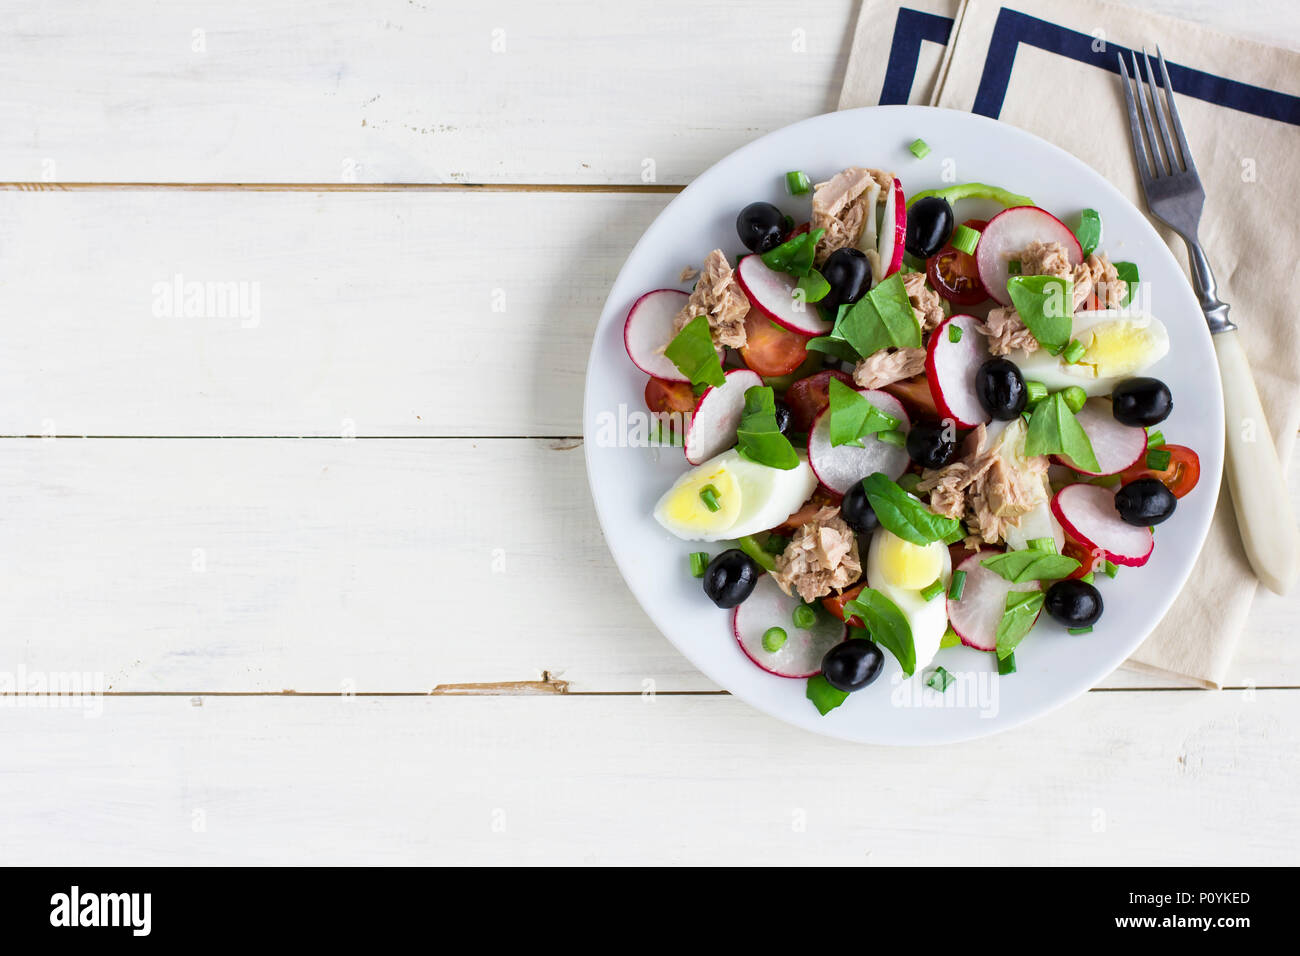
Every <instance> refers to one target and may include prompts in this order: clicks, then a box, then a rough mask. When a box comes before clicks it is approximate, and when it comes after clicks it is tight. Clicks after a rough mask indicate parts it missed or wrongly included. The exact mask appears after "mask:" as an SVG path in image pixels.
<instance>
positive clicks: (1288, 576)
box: [1214, 330, 1300, 594]
mask: <svg viewBox="0 0 1300 956" xmlns="http://www.w3.org/2000/svg"><path fill="white" fill-rule="evenodd" d="M1237 335H1238V333H1237V332H1236V331H1232V330H1230V331H1226V332H1220V333H1219V334H1218V335H1216V336H1214V350H1215V352H1216V353H1217V354H1218V357H1219V374H1220V376H1221V377H1222V379H1223V406H1224V417H1225V421H1226V423H1227V429H1228V434H1227V447H1228V454H1227V468H1226V471H1227V476H1228V490H1229V491H1230V492H1231V494H1232V506H1233V510H1234V511H1236V513H1237V526H1238V528H1239V529H1240V531H1241V540H1242V543H1243V544H1244V545H1245V547H1246V555H1247V557H1249V558H1250V563H1251V566H1252V567H1253V568H1254V569H1255V574H1256V575H1257V576H1258V577H1259V579H1260V581H1262V582H1263V583H1264V586H1265V587H1267V588H1268V589H1269V590H1270V591H1273V592H1275V593H1277V594H1285V593H1286V592H1287V591H1288V590H1290V589H1291V586H1292V585H1293V584H1295V580H1296V574H1297V572H1298V571H1300V537H1297V534H1296V522H1295V515H1294V513H1293V512H1292V509H1291V498H1290V495H1289V494H1288V493H1287V487H1286V480H1285V479H1284V478H1283V477H1282V467H1281V465H1280V464H1279V463H1278V459H1277V449H1276V448H1275V447H1274V446H1273V436H1272V434H1271V433H1270V432H1269V430H1268V419H1267V418H1265V417H1264V408H1263V406H1262V405H1260V402H1259V391H1258V390H1257V389H1256V388H1255V377H1254V376H1253V375H1252V374H1251V372H1250V363H1248V362H1247V361H1246V352H1245V350H1244V349H1243V348H1242V347H1241V340H1240V339H1238V337H1237Z"/></svg>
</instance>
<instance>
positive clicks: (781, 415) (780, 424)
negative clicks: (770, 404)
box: [776, 398, 794, 435]
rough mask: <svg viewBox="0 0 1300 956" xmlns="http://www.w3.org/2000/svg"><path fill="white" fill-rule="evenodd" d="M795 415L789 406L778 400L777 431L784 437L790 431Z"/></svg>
mask: <svg viewBox="0 0 1300 956" xmlns="http://www.w3.org/2000/svg"><path fill="white" fill-rule="evenodd" d="M793 414H794V413H793V412H791V411H790V406H789V405H787V404H786V403H785V402H783V401H781V399H779V398H778V399H777V400H776V430H777V431H779V432H780V433H781V434H782V435H784V434H786V433H787V432H789V431H790V421H791V416H792V415H793Z"/></svg>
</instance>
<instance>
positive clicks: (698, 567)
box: [691, 551, 709, 578]
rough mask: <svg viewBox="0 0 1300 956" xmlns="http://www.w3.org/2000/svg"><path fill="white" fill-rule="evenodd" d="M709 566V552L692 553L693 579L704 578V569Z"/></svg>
mask: <svg viewBox="0 0 1300 956" xmlns="http://www.w3.org/2000/svg"><path fill="white" fill-rule="evenodd" d="M708 566H709V555H708V552H707V551H692V552H691V577H693V578H702V577H704V569H705V568H707V567H708Z"/></svg>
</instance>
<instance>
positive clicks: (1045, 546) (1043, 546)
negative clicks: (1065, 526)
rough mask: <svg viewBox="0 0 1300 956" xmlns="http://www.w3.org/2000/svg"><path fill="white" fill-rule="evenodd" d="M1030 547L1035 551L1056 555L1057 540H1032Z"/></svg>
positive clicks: (1030, 540)
mask: <svg viewBox="0 0 1300 956" xmlns="http://www.w3.org/2000/svg"><path fill="white" fill-rule="evenodd" d="M1029 547H1030V548H1032V549H1033V550H1034V551H1046V552H1047V553H1048V554H1056V539H1055V538H1030V539H1029Z"/></svg>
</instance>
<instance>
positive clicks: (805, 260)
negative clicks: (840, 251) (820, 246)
mask: <svg viewBox="0 0 1300 956" xmlns="http://www.w3.org/2000/svg"><path fill="white" fill-rule="evenodd" d="M825 234H826V230H825V229H813V230H812V231H811V232H801V233H799V235H797V236H791V237H790V238H789V239H787V240H786V241H785V242H783V243H781V244H780V245H779V246H777V247H776V248H775V249H769V250H768V251H767V252H765V253H763V264H764V265H766V266H767V267H768V268H769V269H774V270H775V271H777V272H788V273H789V274H790V275H795V276H806V275H808V274H809V273H810V272H811V271H812V267H813V255H814V254H815V253H816V251H817V242H818V240H819V239H821V237H822V236H824V235H825Z"/></svg>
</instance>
